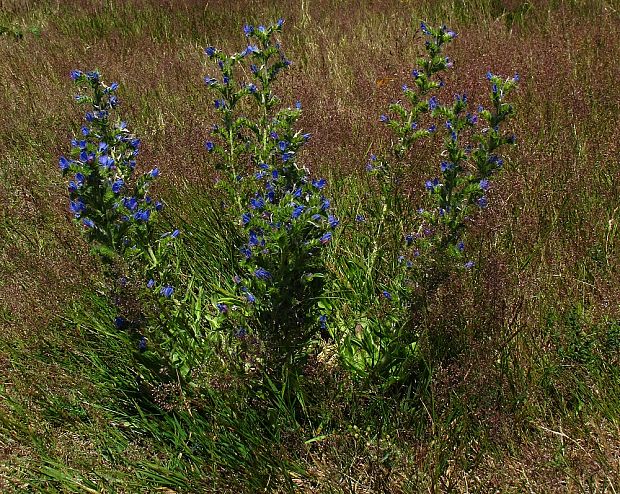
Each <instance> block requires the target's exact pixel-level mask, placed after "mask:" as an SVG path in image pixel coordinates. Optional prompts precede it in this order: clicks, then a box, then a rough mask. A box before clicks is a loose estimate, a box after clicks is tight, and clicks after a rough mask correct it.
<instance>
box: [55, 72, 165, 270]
mask: <svg viewBox="0 0 620 494" xmlns="http://www.w3.org/2000/svg"><path fill="white" fill-rule="evenodd" d="M71 78H72V79H73V80H74V81H75V83H76V84H77V85H78V86H79V87H80V89H81V90H82V92H80V94H78V95H77V96H76V100H77V102H78V103H80V104H85V105H89V106H90V109H89V111H87V112H86V115H85V124H84V125H83V126H82V127H81V136H79V137H76V138H73V139H72V141H71V145H72V148H71V152H70V154H69V157H68V158H67V157H65V156H61V157H60V160H59V166H60V170H61V171H62V174H63V176H65V177H69V186H68V191H69V199H70V203H69V209H70V210H71V212H72V213H73V216H74V218H75V220H76V222H78V223H79V224H80V225H81V226H82V227H83V229H84V232H85V235H86V238H87V239H88V240H89V241H90V242H91V243H93V245H94V248H95V249H96V251H97V252H98V253H100V254H102V255H103V256H104V257H107V258H110V257H113V256H114V255H117V254H123V253H125V252H126V251H127V250H128V249H130V250H136V249H137V250H140V251H145V250H146V249H147V248H148V245H149V242H150V239H151V237H152V236H153V220H154V217H155V216H156V215H157V213H158V212H159V211H160V210H161V209H162V207H163V205H162V203H161V202H159V201H155V200H153V199H152V198H151V196H150V195H149V188H150V186H151V183H152V181H153V180H154V179H155V178H157V176H158V175H159V170H158V169H157V168H153V169H152V170H151V171H149V172H147V173H144V174H142V175H141V176H140V177H138V178H137V180H133V174H134V169H135V167H136V156H137V155H138V151H139V147H140V139H138V138H136V137H135V135H133V134H131V133H130V131H129V129H128V128H127V124H126V123H125V122H123V121H121V120H120V119H117V120H116V121H113V120H112V119H111V114H112V112H113V111H114V110H115V109H116V107H117V106H118V97H117V95H116V92H117V89H118V84H117V83H112V84H110V85H107V84H106V83H105V82H104V81H103V80H102V78H101V75H100V74H99V72H97V71H91V72H87V73H84V72H81V71H79V70H74V71H72V72H71Z"/></svg>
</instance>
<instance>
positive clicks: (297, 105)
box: [295, 101, 301, 110]
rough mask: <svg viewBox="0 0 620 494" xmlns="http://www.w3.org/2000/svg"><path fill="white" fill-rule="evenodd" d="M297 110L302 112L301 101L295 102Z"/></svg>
mask: <svg viewBox="0 0 620 494" xmlns="http://www.w3.org/2000/svg"><path fill="white" fill-rule="evenodd" d="M295 108H297V109H298V110H301V101H296V102H295Z"/></svg>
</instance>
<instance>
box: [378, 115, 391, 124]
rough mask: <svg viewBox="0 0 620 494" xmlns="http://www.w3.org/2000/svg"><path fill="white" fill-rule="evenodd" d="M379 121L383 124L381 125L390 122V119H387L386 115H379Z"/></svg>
mask: <svg viewBox="0 0 620 494" xmlns="http://www.w3.org/2000/svg"><path fill="white" fill-rule="evenodd" d="M379 120H380V121H381V122H383V123H387V122H389V121H390V117H388V116H387V115H381V116H380V117H379Z"/></svg>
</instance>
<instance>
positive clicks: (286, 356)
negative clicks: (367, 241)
mask: <svg viewBox="0 0 620 494" xmlns="http://www.w3.org/2000/svg"><path fill="white" fill-rule="evenodd" d="M282 24H283V21H282V20H279V21H278V22H277V23H276V24H275V25H272V26H269V27H264V26H258V27H256V28H255V27H252V26H247V25H246V26H245V27H244V33H245V35H246V36H247V38H248V45H247V47H246V48H245V49H244V50H243V51H242V52H241V53H240V54H235V55H232V56H226V55H224V54H222V53H221V52H220V51H219V50H216V49H215V48H207V49H206V53H207V54H208V55H209V57H210V58H211V59H213V60H217V62H218V66H219V67H220V69H221V71H222V73H223V78H222V82H219V81H216V82H213V79H211V78H209V79H207V82H208V84H209V85H210V86H211V87H212V88H213V89H214V90H215V91H217V92H218V93H219V94H220V95H222V97H223V99H222V100H220V102H219V103H218V102H217V101H216V106H219V108H218V109H220V110H221V109H222V108H225V107H226V106H227V105H228V104H229V103H228V101H236V97H230V96H227V98H228V99H224V96H226V95H227V94H228V93H227V92H226V91H227V89H226V86H227V85H229V84H231V81H232V72H231V71H230V70H229V69H228V67H230V66H231V64H232V63H235V62H240V63H244V64H245V65H246V66H247V65H249V71H247V74H248V75H249V80H246V82H244V83H243V85H242V86H241V89H240V90H238V92H237V93H236V94H241V95H245V96H248V97H249V100H250V102H253V103H254V104H253V107H254V112H253V116H252V115H250V116H243V117H237V118H236V119H234V120H233V119H231V118H230V117H229V114H228V113H227V111H224V110H222V111H221V113H222V120H223V121H222V125H221V126H220V127H216V134H217V135H218V136H219V137H220V138H221V139H220V143H211V142H208V143H207V148H208V149H209V150H211V151H214V152H218V153H219V154H220V155H222V156H226V155H228V153H235V152H236V151H235V150H236V149H238V147H239V146H245V149H247V150H248V151H249V153H250V163H251V167H252V174H251V176H249V177H247V180H246V182H247V183H248V184H252V185H253V189H252V190H250V193H249V195H246V196H245V197H242V198H240V203H241V205H242V207H243V209H242V211H241V212H240V218H239V220H240V223H241V227H242V228H243V231H244V232H245V233H244V235H245V238H246V239H247V241H246V242H245V243H244V244H243V245H241V246H239V248H240V263H239V272H238V274H237V276H236V278H235V282H236V286H237V289H238V297H237V299H236V301H235V302H233V303H234V307H229V303H220V304H219V305H218V308H219V310H220V312H221V313H222V315H223V317H226V318H227V320H228V321H229V322H230V324H231V325H232V327H231V330H233V331H235V332H236V333H237V334H238V335H245V334H253V335H255V336H256V337H258V339H259V340H260V342H261V344H262V345H264V347H265V355H266V357H265V361H264V365H265V367H266V369H267V370H270V371H287V370H289V369H294V368H296V367H297V366H298V365H299V363H300V362H301V361H303V359H304V356H305V352H306V350H307V349H308V345H309V344H310V342H311V341H312V340H313V338H314V337H315V335H316V334H317V333H318V331H319V330H320V329H321V328H322V327H324V325H325V316H324V315H323V314H321V313H320V311H319V309H318V305H317V302H318V297H319V295H320V294H321V292H322V290H323V285H324V278H325V275H326V269H325V266H324V256H323V255H322V251H323V249H324V248H325V247H324V246H325V245H326V244H328V243H329V242H330V240H331V238H332V230H333V229H334V228H336V227H337V226H338V224H339V221H338V219H337V218H336V217H335V216H333V215H332V214H331V212H330V200H329V199H328V198H327V197H325V196H324V189H325V187H326V181H325V179H311V178H310V176H309V173H308V171H307V170H306V169H305V168H303V167H302V166H301V165H300V164H299V162H298V152H299V150H300V148H301V146H302V145H303V144H304V143H305V142H306V141H307V140H308V139H309V138H310V136H309V135H308V134H303V133H301V132H300V131H297V130H295V124H296V122H297V119H298V118H299V116H300V115H301V105H300V104H299V103H297V104H296V105H295V107H294V108H289V107H282V106H281V105H280V100H279V98H278V97H277V96H276V95H275V94H274V93H273V83H274V81H275V80H276V78H277V77H278V75H279V74H280V72H281V71H282V70H283V69H285V68H286V67H288V66H289V65H290V62H289V61H288V59H287V58H286V56H285V55H284V53H283V51H282V48H281V46H280V44H279V42H277V41H275V34H276V33H279V32H280V31H281V29H282ZM233 121H234V122H236V124H235V125H238V127H236V128H235V129H234V130H235V131H236V132H234V133H233V134H229V131H223V129H226V128H227V126H228V125H229V122H233ZM241 127H242V128H243V130H242V131H241ZM230 135H232V138H231V139H230V140H225V138H226V137H227V136H230ZM241 136H243V137H241ZM237 137H239V138H242V139H244V140H245V142H244V143H243V144H240V143H238V142H237V141H236V138H237ZM230 155H232V154H230ZM230 171H231V172H232V173H233V174H237V173H238V170H237V169H234V170H232V169H231V170H230ZM230 179H231V180H235V181H236V180H237V177H236V176H234V177H233V176H230Z"/></svg>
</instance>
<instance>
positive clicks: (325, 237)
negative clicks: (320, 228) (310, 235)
mask: <svg viewBox="0 0 620 494" xmlns="http://www.w3.org/2000/svg"><path fill="white" fill-rule="evenodd" d="M331 239H332V232H327V233H325V234H324V235H323V236H322V237H321V238H320V239H319V241H320V242H321V244H323V245H325V244H326V243H327V242H329V241H330V240H331Z"/></svg>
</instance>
